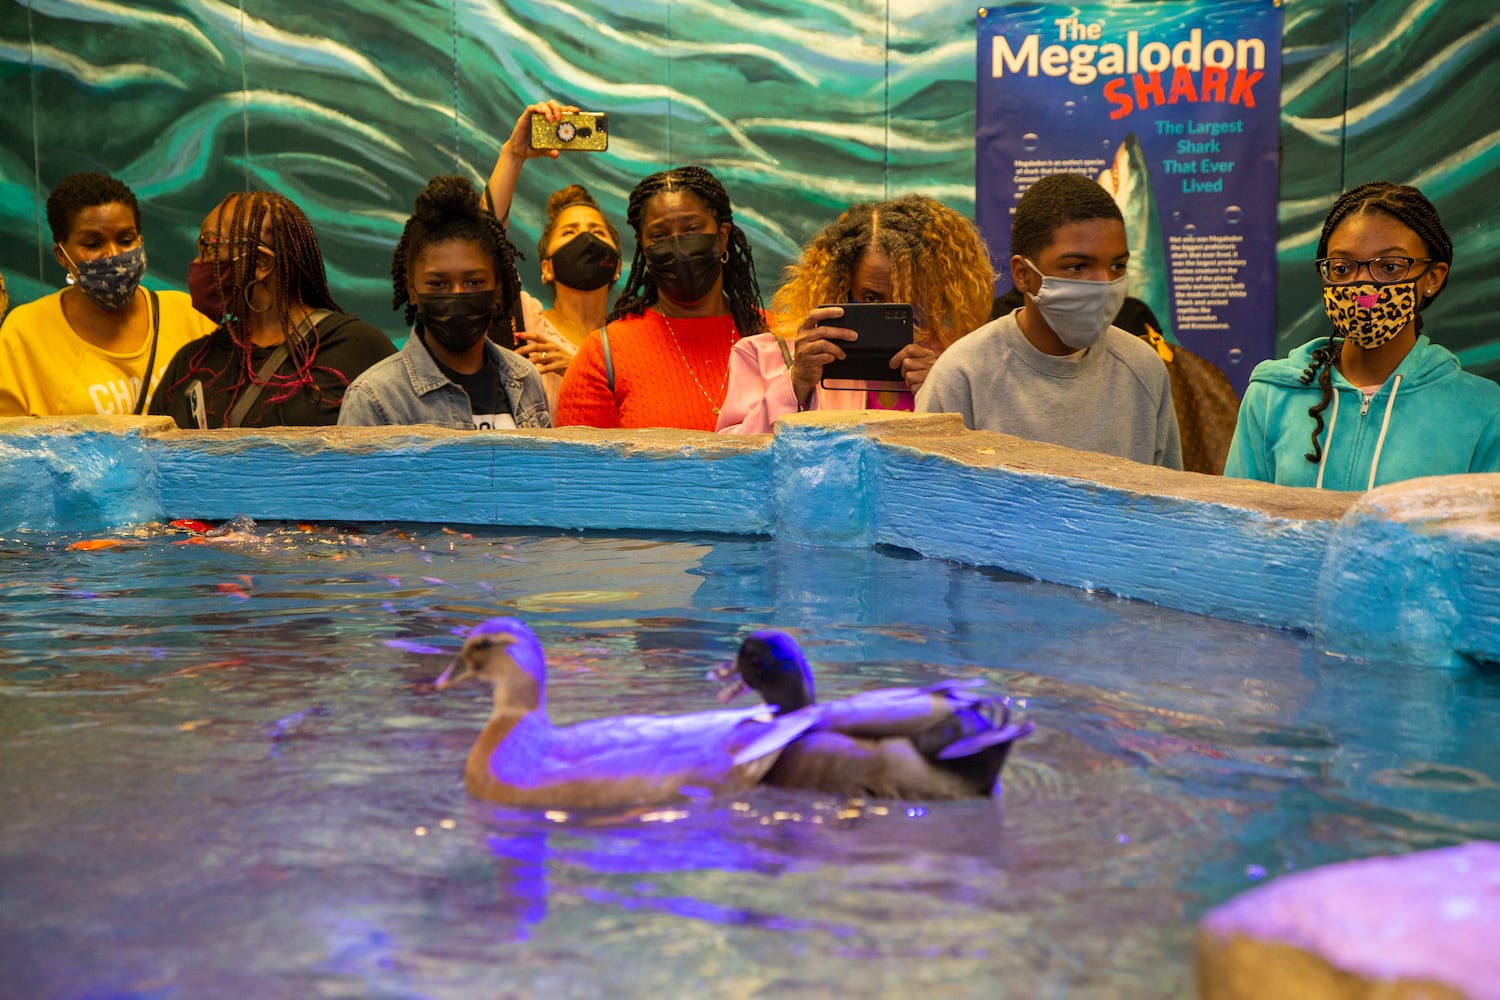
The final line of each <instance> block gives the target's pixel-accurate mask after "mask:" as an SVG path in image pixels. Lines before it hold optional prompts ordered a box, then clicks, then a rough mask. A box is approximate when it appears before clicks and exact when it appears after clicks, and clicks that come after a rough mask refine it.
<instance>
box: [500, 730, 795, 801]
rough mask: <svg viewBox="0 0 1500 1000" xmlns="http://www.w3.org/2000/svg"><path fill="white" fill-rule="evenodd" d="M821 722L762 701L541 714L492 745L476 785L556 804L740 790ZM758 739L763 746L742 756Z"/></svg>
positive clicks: (503, 796)
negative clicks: (700, 708) (564, 716)
mask: <svg viewBox="0 0 1500 1000" xmlns="http://www.w3.org/2000/svg"><path fill="white" fill-rule="evenodd" d="M814 722H815V720H814V719H812V718H808V717H787V716H781V717H774V716H771V715H769V713H767V712H766V710H765V709H764V708H754V709H746V710H738V711H734V710H730V711H717V712H697V713H692V714H688V715H677V716H617V717H614V718H608V719H593V720H589V721H587V722H580V723H576V724H574V725H571V726H565V727H553V726H552V725H551V724H550V723H548V722H547V720H546V719H545V717H543V716H541V715H540V714H539V713H532V714H531V715H529V716H527V717H526V718H524V719H522V720H520V721H519V722H518V723H517V724H516V725H515V726H513V727H512V728H511V729H510V731H509V732H508V733H507V734H506V735H505V736H504V737H503V738H502V739H501V740H500V741H499V742H498V743H497V744H496V745H495V746H494V749H493V750H492V751H491V752H490V753H489V754H488V759H487V760H485V761H484V765H485V766H484V774H483V775H482V776H481V777H482V779H484V780H481V781H480V785H481V788H482V791H481V790H476V788H475V782H474V781H473V780H472V778H471V781H470V790H471V791H473V792H474V793H475V794H476V795H477V796H478V797H480V798H485V799H489V800H490V801H501V802H507V803H509V804H512V805H527V806H538V807H552V808H592V807H620V806H630V805H651V804H657V803H662V802H668V801H671V800H673V799H675V798H677V797H679V796H681V795H683V794H691V793H693V792H695V791H697V792H700V793H703V794H714V793H733V792H738V791H743V790H746V789H748V788H751V787H753V786H754V785H756V784H757V783H759V781H760V780H761V778H762V777H764V775H765V773H766V771H767V770H769V769H770V767H771V765H772V764H774V763H775V759H776V754H777V753H779V752H780V750H781V749H782V748H783V747H785V746H786V745H787V744H788V743H790V742H791V741H792V740H795V739H796V738H797V737H798V736H800V735H802V734H803V733H804V732H806V730H807V729H808V728H810V727H811V726H812V725H813V723H814ZM751 744H754V745H755V746H756V747H758V748H759V749H758V751H757V752H756V753H754V754H753V755H744V756H745V757H746V759H743V760H741V759H739V758H738V757H737V755H742V754H743V751H745V750H746V748H747V747H748V746H750V745H751Z"/></svg>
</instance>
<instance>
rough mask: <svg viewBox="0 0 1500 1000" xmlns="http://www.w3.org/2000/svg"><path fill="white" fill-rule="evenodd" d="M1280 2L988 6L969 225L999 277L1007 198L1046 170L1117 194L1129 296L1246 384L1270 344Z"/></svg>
mask: <svg viewBox="0 0 1500 1000" xmlns="http://www.w3.org/2000/svg"><path fill="white" fill-rule="evenodd" d="M1281 21H1282V17H1281V7H1280V5H1279V4H1278V3H1276V2H1275V0H1220V2H1213V0H1207V2H1203V0H1200V2H1181V3H1177V2H1158V3H1139V2H1132V3H1116V4H1109V3H1098V4H1036V3H1028V4H1024V5H1016V6H1010V7H981V8H980V9H979V17H978V35H979V46H978V48H979V53H978V54H979V66H978V69H979V73H978V117H977V123H976V130H975V143H976V150H975V152H976V171H977V177H976V184H975V218H976V221H977V222H978V224H979V228H980V230H981V231H982V232H983V233H984V236H985V239H986V240H987V241H988V242H989V245H990V250H991V252H992V254H993V255H994V260H995V263H996V270H997V271H998V272H999V274H1000V276H1001V281H1002V288H1003V287H1008V285H1009V274H1010V264H1009V261H1010V220H1011V211H1012V209H1013V207H1014V205H1015V202H1016V199H1017V198H1019V197H1020V194H1021V192H1023V191H1024V190H1025V189H1026V188H1027V186H1029V185H1030V184H1031V182H1033V181H1035V180H1037V179H1038V178H1040V177H1044V176H1046V175H1048V174H1053V173H1060V172H1069V173H1082V174H1087V175H1088V176H1090V177H1092V178H1094V179H1095V180H1097V181H1098V182H1099V183H1100V184H1102V185H1103V186H1104V187H1105V189H1106V190H1109V191H1110V192H1112V193H1113V194H1114V197H1115V200H1116V201H1117V202H1118V203H1119V205H1120V209H1121V212H1122V213H1123V214H1124V216H1125V229H1126V234H1127V236H1128V238H1129V241H1130V251H1131V259H1130V294H1131V295H1132V296H1134V297H1136V298H1138V299H1141V300H1142V301H1144V302H1145V303H1146V304H1147V305H1149V306H1150V307H1151V309H1152V311H1153V312H1155V313H1156V315H1157V316H1158V317H1159V318H1160V319H1161V321H1162V324H1163V326H1165V327H1166V329H1164V330H1163V331H1162V332H1163V333H1164V334H1165V335H1166V336H1167V338H1168V339H1169V340H1173V341H1177V342H1179V343H1182V344H1184V345H1186V346H1187V347H1188V348H1189V349H1190V350H1192V351H1193V352H1195V353H1197V354H1199V355H1201V356H1203V357H1204V358H1207V359H1208V360H1209V361H1212V362H1213V363H1214V364H1216V365H1218V366H1219V367H1220V368H1222V369H1223V370H1224V373H1225V374H1226V375H1228V376H1229V379H1230V381H1231V382H1233V383H1234V386H1235V389H1236V391H1238V392H1244V389H1245V384H1246V382H1247V381H1248V380H1249V377H1250V369H1251V368H1253V367H1254V366H1255V363H1256V362H1258V361H1261V360H1263V359H1265V358H1269V357H1271V356H1272V355H1273V354H1274V352H1275V348H1274V345H1275V319H1276V203H1277V167H1278V151H1279V146H1280V132H1279V118H1280V105H1281V101H1280V96H1281V95H1280V91H1281Z"/></svg>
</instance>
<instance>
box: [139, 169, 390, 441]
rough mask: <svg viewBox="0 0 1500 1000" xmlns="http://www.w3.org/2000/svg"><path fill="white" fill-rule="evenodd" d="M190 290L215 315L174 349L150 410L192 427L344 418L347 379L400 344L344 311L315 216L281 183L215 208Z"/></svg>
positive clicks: (191, 269)
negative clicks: (281, 189)
mask: <svg viewBox="0 0 1500 1000" xmlns="http://www.w3.org/2000/svg"><path fill="white" fill-rule="evenodd" d="M188 292H189V294H190V295H191V296H192V300H193V308H195V309H197V310H198V311H199V312H200V313H202V314H203V315H205V316H207V317H208V318H209V319H211V320H213V321H214V322H216V323H217V324H218V327H217V328H216V329H215V330H214V331H213V332H212V333H210V334H209V335H208V336H206V337H202V338H200V339H198V340H195V341H193V342H191V343H189V344H188V345H187V346H185V347H183V348H182V349H181V350H180V351H178V352H177V355H176V357H174V358H173V359H172V363H171V364H170V365H169V366H168V368H167V371H166V374H164V375H163V376H162V379H161V383H160V385H159V386H158V388H157V390H156V393H155V395H153V396H152V397H151V411H150V412H152V413H154V414H160V415H165V416H170V417H171V418H172V419H174V420H176V421H177V426H179V427H183V428H186V429H189V430H191V429H194V428H198V429H208V428H218V427H240V426H244V427H273V426H284V425H291V426H313V425H328V424H333V423H337V421H338V416H339V404H340V403H341V402H342V401H343V398H344V390H345V389H346V388H347V387H348V385H349V383H350V382H352V381H353V380H354V379H355V378H356V377H357V376H358V375H359V374H360V373H362V372H363V371H364V370H365V369H366V368H368V367H370V366H371V365H372V364H374V363H375V362H376V361H379V360H380V359H381V358H384V357H387V356H388V355H391V354H394V353H395V351H396V347H395V345H394V344H392V343H391V341H390V338H388V337H387V336H386V335H385V334H383V333H381V332H380V331H379V330H377V329H376V328H375V327H373V326H371V325H370V324H368V323H366V322H364V321H363V320H361V319H359V318H358V317H357V316H352V315H350V314H348V313H345V312H341V311H339V307H338V305H337V304H336V303H335V302H334V301H333V296H332V295H331V294H329V291H328V278H327V275H326V273H325V271H324V268H323V252H322V250H321V248H320V247H319V246H318V238H317V236H315V235H314V234H313V230H312V225H311V224H310V223H309V222H308V221H307V216H306V215H304V214H303V213H302V209H300V208H298V207H297V206H296V205H295V204H293V203H292V201H291V200H289V199H287V198H285V197H283V196H281V195H279V194H273V193H271V192H268V191H247V192H245V193H243V194H231V195H228V196H226V197H225V198H224V200H223V201H221V202H219V204H218V205H216V206H215V207H214V209H213V211H211V212H209V213H208V215H207V216H206V217H205V218H204V220H203V225H202V226H201V227H200V229H199V231H198V255H197V256H196V257H195V258H194V259H193V261H192V263H190V264H189V265H188Z"/></svg>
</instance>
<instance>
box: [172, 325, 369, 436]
mask: <svg viewBox="0 0 1500 1000" xmlns="http://www.w3.org/2000/svg"><path fill="white" fill-rule="evenodd" d="M275 349H276V348H275V347H253V346H252V348H251V351H250V358H249V361H248V364H247V362H246V359H245V355H244V353H243V352H241V351H239V350H237V349H236V348H235V346H234V342H233V340H231V339H230V336H229V332H228V331H227V330H225V329H224V327H222V326H221V327H219V328H218V329H217V330H215V331H214V332H213V333H211V334H209V335H208V336H207V337H200V338H199V339H197V340H195V341H192V342H191V343H189V344H188V345H187V346H186V347H184V348H182V349H181V350H180V351H178V352H177V354H176V356H175V357H173V358H172V363H171V364H170V365H168V366H167V370H166V373H165V374H164V375H163V376H162V378H161V382H160V383H158V385H157V388H156V392H155V393H154V394H153V395H152V397H151V407H150V409H149V410H148V411H147V412H149V413H152V414H156V415H159V416H168V417H171V418H172V419H173V420H175V421H177V426H178V427H182V428H185V429H187V430H195V429H197V427H198V421H197V420H196V419H195V417H194V416H193V401H192V399H191V398H190V387H191V385H192V384H193V383H194V382H197V383H199V384H200V385H201V387H202V400H203V405H204V407H205V409H206V411H207V412H206V417H207V423H208V426H209V427H223V426H225V419H226V418H227V417H228V415H229V411H230V410H231V409H232V408H233V407H234V404H235V401H236V400H237V399H238V398H239V396H240V394H241V393H243V392H244V391H245V389H246V388H247V387H248V386H249V385H250V376H251V373H252V372H254V373H256V374H257V375H258V374H259V372H260V368H261V365H263V364H265V363H266V360H267V359H268V358H269V357H270V356H271V354H272V352H273V351H275ZM311 350H312V368H311V375H312V384H311V385H306V386H298V387H297V388H296V389H295V390H294V391H291V392H290V394H288V388H287V387H286V386H285V385H280V384H276V383H272V384H270V385H266V386H263V387H262V388H261V391H260V396H259V397H258V398H257V399H256V400H255V403H254V404H253V405H252V406H251V407H250V410H249V412H247V413H246V414H245V418H244V420H242V421H241V423H240V426H242V427H278V426H281V427H299V426H307V427H311V426H330V425H332V424H336V423H338V419H339V404H341V403H342V402H343V401H344V390H345V389H346V388H348V385H349V383H350V382H353V381H354V379H355V378H356V377H357V376H358V375H359V374H360V373H362V372H363V371H364V370H365V369H366V368H368V367H370V366H371V365H373V364H374V363H375V362H377V361H379V360H380V359H381V358H384V357H389V356H390V355H392V354H395V353H396V345H395V344H393V343H391V339H390V338H389V337H387V336H386V335H385V334H383V333H381V332H380V331H379V330H377V329H376V328H375V327H373V326H371V325H370V324H369V323H366V322H365V321H364V320H362V319H360V318H359V317H357V316H351V315H349V314H348V313H338V312H336V313H330V314H329V315H327V316H325V317H324V318H323V320H322V321H321V322H320V323H318V325H317V326H316V327H314V328H313V342H312V344H311ZM296 364H297V363H296V361H295V360H294V359H293V358H292V356H291V355H290V354H288V355H287V356H286V357H285V358H284V359H283V360H282V362H281V365H280V366H279V367H278V368H277V369H276V374H277V375H280V376H282V377H286V376H290V375H292V374H294V373H295V370H296ZM283 396H285V397H286V398H284V399H283V398H281V397H283Z"/></svg>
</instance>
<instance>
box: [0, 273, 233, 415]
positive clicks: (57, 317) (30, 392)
mask: <svg viewBox="0 0 1500 1000" xmlns="http://www.w3.org/2000/svg"><path fill="white" fill-rule="evenodd" d="M62 294H63V293H62V292H54V293H52V294H51V295H47V296H44V297H43V298H40V299H37V300H36V301H35V302H28V303H27V304H26V305H23V306H16V307H15V308H14V309H12V310H11V312H10V314H9V315H8V316H6V317H5V325H4V326H0V417H16V416H35V417H56V416H69V415H73V414H80V413H107V414H127V415H128V414H131V413H134V412H135V402H136V398H137V396H138V394H139V393H140V391H141V377H142V376H143V375H144V374H145V369H146V359H147V357H148V356H149V355H150V354H151V338H150V337H146V338H144V339H143V340H142V342H141V346H140V348H139V349H137V350H134V351H131V352H129V353H128V354H116V353H113V352H110V351H102V350H100V349H99V348H97V347H94V346H93V345H92V344H89V343H88V342H86V341H85V340H84V339H83V338H82V337H80V336H78V334H76V333H74V332H73V328H72V327H71V326H69V325H68V321H67V319H65V318H64V316H63V310H62ZM156 294H157V296H158V299H159V301H160V303H161V337H160V340H159V341H158V343H157V345H156V361H155V365H154V367H155V370H154V371H153V372H152V373H151V386H150V387H148V395H149V390H150V389H154V388H155V384H156V380H157V379H159V378H160V377H161V373H162V372H163V371H165V370H166V367H167V365H169V364H171V362H172V356H173V355H175V354H176V353H177V352H178V350H179V349H181V348H182V346H183V345H184V344H186V343H188V342H189V341H191V340H195V339H197V338H198V337H202V336H204V335H205V334H207V333H210V332H211V331H212V330H213V329H214V324H213V321H212V320H210V319H209V318H208V317H206V316H204V315H203V314H202V313H200V312H198V311H197V310H195V309H194V308H193V304H192V300H191V299H190V298H188V296H187V295H185V294H183V293H182V292H157V293H156ZM141 412H143V413H144V412H145V410H144V408H143V409H142V411H141Z"/></svg>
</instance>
